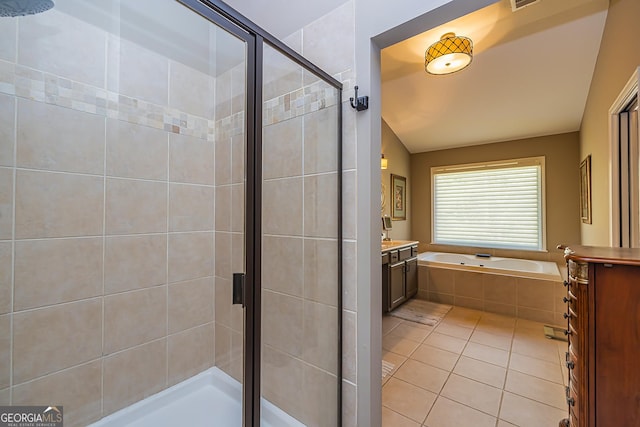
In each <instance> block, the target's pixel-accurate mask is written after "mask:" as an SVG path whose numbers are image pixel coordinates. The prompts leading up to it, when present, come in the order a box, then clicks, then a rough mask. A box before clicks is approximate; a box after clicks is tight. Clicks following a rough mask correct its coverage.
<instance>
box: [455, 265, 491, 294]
mask: <svg viewBox="0 0 640 427" xmlns="http://www.w3.org/2000/svg"><path fill="white" fill-rule="evenodd" d="M482 276H485V275H484V274H481V273H471V272H468V271H456V272H455V274H454V280H455V295H456V297H458V296H460V297H468V298H475V299H482V297H483V294H484V288H483V283H482V282H483V281H482Z"/></svg>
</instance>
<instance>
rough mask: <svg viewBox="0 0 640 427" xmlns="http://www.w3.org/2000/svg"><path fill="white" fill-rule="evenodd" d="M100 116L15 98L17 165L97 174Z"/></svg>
mask: <svg viewBox="0 0 640 427" xmlns="http://www.w3.org/2000/svg"><path fill="white" fill-rule="evenodd" d="M104 129H105V119H104V117H101V116H98V115H95V114H89V113H84V112H81V111H77V110H72V109H70V108H64V107H59V106H57V105H51V104H45V103H42V102H35V101H30V100H26V99H19V100H18V141H17V145H16V149H17V154H16V156H17V166H19V167H25V168H32V169H44V170H55V171H66V172H80V173H90V174H98V175H101V174H103V173H104Z"/></svg>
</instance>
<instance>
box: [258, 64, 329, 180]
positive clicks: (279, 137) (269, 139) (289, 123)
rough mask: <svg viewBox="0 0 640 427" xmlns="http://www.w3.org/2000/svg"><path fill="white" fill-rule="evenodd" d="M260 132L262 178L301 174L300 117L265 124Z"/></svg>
mask: <svg viewBox="0 0 640 427" xmlns="http://www.w3.org/2000/svg"><path fill="white" fill-rule="evenodd" d="M287 60H288V59H287ZM285 101H286V100H285ZM262 132H263V144H264V148H263V156H262V176H263V177H264V179H271V178H284V177H292V176H299V175H302V117H295V118H293V119H289V120H285V121H282V122H279V123H276V124H273V125H270V126H266V127H265V128H264V129H263V131H262ZM334 153H335V150H334Z"/></svg>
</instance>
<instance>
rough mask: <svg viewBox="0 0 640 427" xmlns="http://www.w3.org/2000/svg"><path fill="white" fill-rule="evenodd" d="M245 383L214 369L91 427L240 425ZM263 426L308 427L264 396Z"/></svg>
mask: <svg viewBox="0 0 640 427" xmlns="http://www.w3.org/2000/svg"><path fill="white" fill-rule="evenodd" d="M241 401H242V386H241V384H240V383H239V382H238V381H236V380H235V379H233V378H232V377H230V376H229V375H227V374H225V373H224V372H223V371H221V370H220V369H218V368H215V367H214V368H210V369H208V370H206V371H204V372H201V373H199V374H198V375H196V376H194V377H191V378H189V379H187V380H185V381H183V382H181V383H179V384H176V385H175V386H173V387H170V388H168V389H166V390H164V391H161V392H160V393H157V394H154V395H153V396H150V397H148V398H146V399H144V400H141V401H139V402H136V403H134V404H133V405H131V406H128V407H126V408H124V409H121V410H119V411H118V412H115V413H113V414H111V415H109V416H107V417H105V418H103V419H101V420H100V421H98V422H96V423H94V424H91V427H116V426H117V427H121V426H135V427H165V426H166V427H174V426H189V427H205V426H220V427H227V426H228V427H240V426H242V404H241ZM260 424H261V425H262V426H269V427H280V426H291V427H299V426H302V427H304V424H302V423H300V422H299V421H297V420H296V419H294V418H293V417H291V416H290V415H288V414H287V413H286V412H284V411H283V410H281V409H280V408H278V407H277V406H275V405H273V404H272V403H270V402H268V401H266V400H264V399H262V403H261V423H260Z"/></svg>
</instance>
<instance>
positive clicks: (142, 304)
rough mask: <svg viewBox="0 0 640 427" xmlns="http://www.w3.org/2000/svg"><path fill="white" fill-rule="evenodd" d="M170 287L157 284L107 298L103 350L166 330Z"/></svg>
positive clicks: (157, 335)
mask: <svg viewBox="0 0 640 427" xmlns="http://www.w3.org/2000/svg"><path fill="white" fill-rule="evenodd" d="M166 325H167V290H166V288H165V287H164V286H158V287H154V288H149V289H142V290H139V291H133V292H127V293H123V294H117V295H111V296H107V297H105V298H104V354H110V353H114V352H116V351H119V350H122V349H124V348H127V347H132V346H135V345H139V344H143V343H146V342H149V341H152V340H154V339H157V338H160V337H162V336H164V335H165V334H166Z"/></svg>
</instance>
